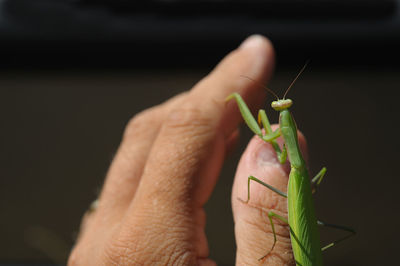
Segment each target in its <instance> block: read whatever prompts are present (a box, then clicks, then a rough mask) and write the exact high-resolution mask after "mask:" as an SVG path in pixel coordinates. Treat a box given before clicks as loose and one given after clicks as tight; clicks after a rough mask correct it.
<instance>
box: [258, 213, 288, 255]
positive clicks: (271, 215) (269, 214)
mask: <svg viewBox="0 0 400 266" xmlns="http://www.w3.org/2000/svg"><path fill="white" fill-rule="evenodd" d="M272 218H277V219H279V220H281V221H282V222H284V223H286V224H289V222H288V220H287V219H286V218H285V217H283V216H280V215H279V214H276V213H274V212H273V211H269V212H268V219H269V222H270V223H271V228H272V233H273V235H274V243H273V244H272V247H271V249H270V250H269V251H268V253H267V254H265V255H264V256H262V257H261V258H259V259H258V260H259V261H262V260H264V259H265V258H266V257H267V256H268V255H269V254H270V253H271V252H272V250H274V247H275V245H276V232H275V225H274V222H273V220H272Z"/></svg>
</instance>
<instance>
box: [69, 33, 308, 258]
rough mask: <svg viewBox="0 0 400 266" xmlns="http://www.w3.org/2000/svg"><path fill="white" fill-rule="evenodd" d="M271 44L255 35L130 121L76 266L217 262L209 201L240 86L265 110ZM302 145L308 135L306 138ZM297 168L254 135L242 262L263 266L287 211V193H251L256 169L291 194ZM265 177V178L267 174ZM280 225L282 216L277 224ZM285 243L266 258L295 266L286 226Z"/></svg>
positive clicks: (230, 141) (240, 176) (239, 233)
mask: <svg viewBox="0 0 400 266" xmlns="http://www.w3.org/2000/svg"><path fill="white" fill-rule="evenodd" d="M273 65H274V52H273V48H272V45H271V44H270V42H269V41H268V40H267V39H265V38H263V37H261V36H252V37H250V38H249V39H247V41H246V42H244V44H242V45H241V46H240V47H239V48H238V49H236V50H234V51H233V52H231V53H230V54H229V55H228V56H227V57H225V58H224V59H223V60H222V61H221V63H220V64H219V65H218V66H217V67H216V68H215V69H214V70H213V71H212V72H211V73H210V74H209V75H208V76H207V77H205V78H204V79H203V80H201V81H200V82H199V83H198V84H197V85H195V87H194V88H192V89H191V90H190V91H188V92H186V93H183V94H180V95H178V96H176V97H174V98H172V99H170V100H168V101H166V102H165V103H163V104H161V105H159V106H155V107H153V108H150V109H148V110H145V111H143V112H141V113H140V114H138V115H136V116H135V117H133V118H132V120H131V121H130V122H129V123H128V125H127V127H126V129H125V132H124V135H123V138H122V141H121V144H120V147H119V149H118V152H117V154H116V156H115V158H114V160H113V162H112V164H111V166H110V169H109V172H108V174H107V177H106V180H105V184H104V187H103V189H102V192H101V194H100V197H99V205H98V208H97V209H96V210H95V211H93V212H91V213H87V214H86V215H85V216H84V219H83V221H82V225H81V231H80V235H79V238H78V241H77V243H76V245H75V247H74V249H73V250H72V252H71V255H70V258H69V261H68V264H69V265H150V264H151V265H214V264H215V263H214V262H213V261H212V260H211V259H210V258H208V255H209V250H208V244H207V238H206V235H205V233H204V227H205V223H206V215H205V212H204V209H203V206H204V204H205V203H206V201H207V200H208V198H209V197H210V195H211V193H212V191H213V188H214V186H215V183H216V181H217V178H218V175H219V172H220V169H221V166H222V163H223V161H224V158H225V156H226V155H227V153H228V152H229V150H231V149H232V147H233V145H234V143H235V142H236V140H237V138H238V129H237V127H238V125H239V123H240V122H241V121H242V118H241V116H240V113H239V111H238V109H237V106H236V104H235V103H234V102H229V103H225V101H224V99H225V98H226V97H227V96H228V95H229V94H231V93H232V92H238V93H240V94H241V95H242V96H243V98H244V100H245V101H246V102H247V103H248V104H249V106H251V107H253V108H254V110H255V109H258V108H259V107H260V105H261V103H262V102H263V101H264V97H265V92H264V90H263V89H262V88H260V87H259V86H257V84H255V83H254V82H252V81H249V80H246V79H243V78H241V77H240V76H241V75H246V76H250V77H252V78H254V79H255V80H256V81H257V82H259V83H265V82H266V81H267V80H268V79H269V78H270V77H271V73H272V69H273ZM300 145H301V146H304V139H303V138H302V136H301V135H300ZM285 167H287V166H281V165H280V163H279V162H278V161H277V159H276V154H275V153H274V151H273V149H272V147H271V146H270V145H269V144H266V143H265V142H262V141H261V140H258V139H256V138H255V139H252V140H251V142H250V144H249V146H248V148H247V149H246V151H245V153H244V154H243V157H242V159H241V161H240V163H239V167H238V170H237V174H236V177H235V180H234V186H233V191H232V205H233V206H232V207H233V213H234V219H235V234H236V242H237V247H238V248H237V265H259V264H260V262H259V261H258V260H257V259H258V258H259V257H261V256H262V255H264V254H265V253H266V252H268V250H269V248H270V247H271V245H272V241H273V236H272V233H271V230H270V225H269V223H268V220H267V216H266V213H265V212H264V211H262V210H261V211H260V208H264V209H268V210H274V211H275V212H277V213H279V214H282V215H283V216H287V214H286V213H287V210H286V200H285V199H284V198H281V197H279V196H278V195H275V194H274V193H273V192H270V191H268V190H267V189H265V188H264V187H261V186H253V188H252V199H251V201H250V202H249V204H251V205H253V206H255V207H254V208H253V207H251V206H249V205H244V204H242V203H240V202H239V201H238V200H237V198H238V197H240V198H243V199H244V198H245V197H246V195H247V184H246V182H247V177H248V175H249V174H250V173H251V174H252V175H255V176H257V177H259V178H261V179H263V180H264V181H265V182H268V183H269V184H271V185H273V186H275V187H277V188H279V189H282V190H283V191H286V186H287V180H288V177H287V173H288V169H287V168H285ZM263 177H264V178H263ZM277 224H279V222H277ZM276 229H277V233H278V243H277V245H276V247H275V249H274V251H273V253H272V254H271V256H269V257H268V258H267V259H266V260H265V262H264V264H265V265H268V264H269V265H290V264H293V256H292V254H291V248H290V239H289V233H288V230H287V227H286V226H283V225H277V227H276Z"/></svg>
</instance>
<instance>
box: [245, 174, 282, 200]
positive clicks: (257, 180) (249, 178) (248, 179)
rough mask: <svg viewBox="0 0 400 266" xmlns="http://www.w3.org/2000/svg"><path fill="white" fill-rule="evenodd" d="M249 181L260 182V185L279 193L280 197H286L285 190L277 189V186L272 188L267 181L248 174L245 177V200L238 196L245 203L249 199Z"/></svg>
mask: <svg viewBox="0 0 400 266" xmlns="http://www.w3.org/2000/svg"><path fill="white" fill-rule="evenodd" d="M251 181H255V182H257V183H259V184H261V185H263V186H265V187H267V188H269V189H270V190H272V191H273V192H275V193H277V194H279V195H281V196H282V197H285V198H287V194H286V193H285V192H283V191H280V190H279V189H277V188H274V187H273V186H271V185H269V184H267V183H265V182H263V181H261V180H260V179H258V178H257V177H254V176H249V177H248V178H247V200H242V199H240V198H239V200H240V201H241V202H243V203H246V204H247V203H248V202H249V200H250V182H251Z"/></svg>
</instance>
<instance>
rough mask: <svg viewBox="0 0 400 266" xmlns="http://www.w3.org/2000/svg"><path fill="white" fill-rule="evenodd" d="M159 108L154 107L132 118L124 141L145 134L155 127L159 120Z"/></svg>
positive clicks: (126, 129) (126, 128) (127, 126)
mask: <svg viewBox="0 0 400 266" xmlns="http://www.w3.org/2000/svg"><path fill="white" fill-rule="evenodd" d="M157 110H158V107H157V106H156V107H152V108H150V109H146V110H144V111H141V112H140V113H138V114H136V115H135V116H134V117H132V118H131V119H130V120H129V122H128V124H127V125H126V127H125V132H124V136H123V138H124V139H127V138H132V137H133V136H136V135H138V134H143V133H145V132H146V131H147V130H148V129H149V128H150V127H151V126H152V125H154V122H155V119H156V118H157Z"/></svg>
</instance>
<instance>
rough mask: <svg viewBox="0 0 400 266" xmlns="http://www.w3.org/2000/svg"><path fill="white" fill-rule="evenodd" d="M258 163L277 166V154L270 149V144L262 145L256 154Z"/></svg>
mask: <svg viewBox="0 0 400 266" xmlns="http://www.w3.org/2000/svg"><path fill="white" fill-rule="evenodd" d="M256 156H257V161H258V163H259V164H262V165H264V164H276V163H278V160H277V158H276V153H275V151H274V150H272V149H271V147H269V145H268V144H265V143H263V144H261V145H260V146H259V148H258V150H257V152H256Z"/></svg>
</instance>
